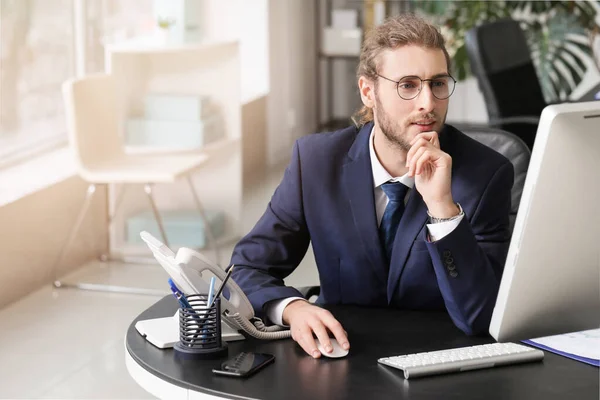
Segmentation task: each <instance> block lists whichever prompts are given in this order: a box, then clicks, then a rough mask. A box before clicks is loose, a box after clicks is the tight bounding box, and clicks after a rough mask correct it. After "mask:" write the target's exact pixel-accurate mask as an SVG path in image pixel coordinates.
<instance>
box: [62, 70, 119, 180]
mask: <svg viewBox="0 0 600 400" xmlns="http://www.w3.org/2000/svg"><path fill="white" fill-rule="evenodd" d="M63 97H64V101H65V115H66V120H67V131H68V135H69V144H70V146H71V148H72V149H73V151H74V153H75V156H76V160H77V162H78V164H79V168H80V170H86V169H88V168H90V167H93V166H94V165H97V164H98V163H100V162H102V161H103V160H108V159H114V158H116V157H120V156H122V155H123V154H124V150H123V145H122V141H121V139H120V138H119V123H118V116H117V96H116V87H115V82H114V79H113V78H112V77H111V76H110V75H105V74H97V75H90V76H86V77H83V78H75V79H71V80H68V81H66V82H65V83H64V84H63Z"/></svg>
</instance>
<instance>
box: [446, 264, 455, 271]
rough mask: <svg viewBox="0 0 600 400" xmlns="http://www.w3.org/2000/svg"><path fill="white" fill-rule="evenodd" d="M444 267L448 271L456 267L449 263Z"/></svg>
mask: <svg viewBox="0 0 600 400" xmlns="http://www.w3.org/2000/svg"><path fill="white" fill-rule="evenodd" d="M446 268H447V269H448V271H454V270H455V269H456V265H454V264H449V265H448V266H447V267H446Z"/></svg>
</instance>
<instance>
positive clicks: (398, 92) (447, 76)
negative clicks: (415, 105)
mask: <svg viewBox="0 0 600 400" xmlns="http://www.w3.org/2000/svg"><path fill="white" fill-rule="evenodd" d="M375 75H377V76H378V77H380V78H383V79H385V80H386V81H390V82H394V83H395V84H396V93H397V94H398V97H400V98H401V99H402V100H412V99H416V98H417V97H418V96H419V95H420V94H421V91H422V90H423V82H433V81H434V80H436V79H439V78H450V79H452V81H454V86H452V91H451V92H450V94H448V97H444V98H441V99H440V98H439V97H437V96H436V95H435V93H433V88H431V85H429V87H430V88H431V94H433V97H435V98H436V99H438V100H446V99H449V98H450V96H452V93H454V89H456V79H454V77H453V76H452V75H450V74H447V75H440V76H437V77H435V78H431V79H421V78H420V77H418V76H415V75H408V76H403V77H402V78H400V80H399V81H395V80H393V79H390V78H386V77H385V76H383V75H379V74H378V73H375ZM406 78H416V79H418V80H420V81H421V86H419V90H418V91H417V94H415V95H414V96H413V97H410V98H408V99H407V98H405V97H402V96H401V95H400V91H399V90H398V88H399V87H400V82H402V80H403V79H406Z"/></svg>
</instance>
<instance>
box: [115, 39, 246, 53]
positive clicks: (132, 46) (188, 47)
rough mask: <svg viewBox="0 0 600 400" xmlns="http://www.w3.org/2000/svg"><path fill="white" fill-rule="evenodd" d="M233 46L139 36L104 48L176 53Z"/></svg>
mask: <svg viewBox="0 0 600 400" xmlns="http://www.w3.org/2000/svg"><path fill="white" fill-rule="evenodd" d="M228 45H230V46H235V45H237V42H236V41H204V42H198V43H182V44H177V45H175V44H161V43H158V42H156V40H152V38H139V39H133V40H129V41H125V42H119V43H114V44H109V45H107V46H106V50H107V51H108V52H111V53H134V54H136V53H137V54H144V53H147V54H154V53H176V52H189V51H204V50H212V49H213V48H214V47H222V46H228Z"/></svg>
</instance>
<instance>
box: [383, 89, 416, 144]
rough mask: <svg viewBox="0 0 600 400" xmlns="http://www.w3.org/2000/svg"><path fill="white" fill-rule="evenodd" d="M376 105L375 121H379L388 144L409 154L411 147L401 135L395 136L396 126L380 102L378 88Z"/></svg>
mask: <svg viewBox="0 0 600 400" xmlns="http://www.w3.org/2000/svg"><path fill="white" fill-rule="evenodd" d="M375 104H376V105H377V113H376V116H375V119H376V120H377V124H378V125H379V129H381V133H383V136H385V137H386V139H387V140H388V142H389V143H390V144H391V145H392V146H393V147H395V148H397V149H400V150H402V151H404V152H408V150H410V148H411V145H410V143H408V142H407V141H406V140H404V138H403V137H402V136H401V135H394V133H395V132H394V130H395V129H394V126H393V125H392V122H391V121H390V119H389V118H388V115H387V113H386V112H385V111H384V109H383V107H382V105H381V102H380V101H379V96H377V87H376V88H375Z"/></svg>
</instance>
